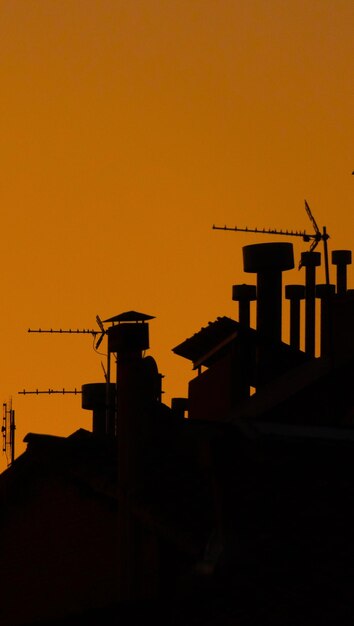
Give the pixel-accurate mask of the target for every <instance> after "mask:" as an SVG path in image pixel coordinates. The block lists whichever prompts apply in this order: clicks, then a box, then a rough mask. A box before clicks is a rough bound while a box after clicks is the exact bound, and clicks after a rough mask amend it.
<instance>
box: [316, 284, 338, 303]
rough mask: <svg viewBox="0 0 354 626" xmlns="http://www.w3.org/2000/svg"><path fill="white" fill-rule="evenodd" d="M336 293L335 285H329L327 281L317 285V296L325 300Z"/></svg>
mask: <svg viewBox="0 0 354 626" xmlns="http://www.w3.org/2000/svg"><path fill="white" fill-rule="evenodd" d="M335 293H336V286H335V285H327V283H324V284H319V285H316V297H317V298H321V299H322V300H325V298H331V297H332V296H334V294H335Z"/></svg>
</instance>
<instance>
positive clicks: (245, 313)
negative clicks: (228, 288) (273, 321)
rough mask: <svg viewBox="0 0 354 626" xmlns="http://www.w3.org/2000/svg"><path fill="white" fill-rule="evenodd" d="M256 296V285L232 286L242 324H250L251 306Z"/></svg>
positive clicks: (239, 319) (233, 297)
mask: <svg viewBox="0 0 354 626" xmlns="http://www.w3.org/2000/svg"><path fill="white" fill-rule="evenodd" d="M256 297H257V290H256V287H255V286H254V285H245V284H242V285H233V286H232V299H233V300H235V301H236V302H238V321H239V322H240V324H241V325H242V326H248V327H249V326H250V306H251V302H253V301H254V300H256Z"/></svg>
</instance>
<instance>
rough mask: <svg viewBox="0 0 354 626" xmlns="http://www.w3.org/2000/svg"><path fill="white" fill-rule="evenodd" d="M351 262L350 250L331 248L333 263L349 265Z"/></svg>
mask: <svg viewBox="0 0 354 626" xmlns="http://www.w3.org/2000/svg"><path fill="white" fill-rule="evenodd" d="M351 262H352V251H351V250H333V251H332V263H333V265H350V264H351Z"/></svg>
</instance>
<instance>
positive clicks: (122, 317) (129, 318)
mask: <svg viewBox="0 0 354 626" xmlns="http://www.w3.org/2000/svg"><path fill="white" fill-rule="evenodd" d="M153 319H154V316H153V315H147V314H146V313H139V312H138V311H126V312H125V313H119V315H114V316H113V317H109V318H108V319H106V320H103V321H104V322H147V320H153Z"/></svg>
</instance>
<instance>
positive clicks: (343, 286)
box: [332, 250, 352, 296]
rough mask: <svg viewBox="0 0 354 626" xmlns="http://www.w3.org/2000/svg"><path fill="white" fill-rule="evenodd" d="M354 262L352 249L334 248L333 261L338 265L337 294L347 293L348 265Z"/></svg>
mask: <svg viewBox="0 0 354 626" xmlns="http://www.w3.org/2000/svg"><path fill="white" fill-rule="evenodd" d="M351 262H352V252H351V250H333V252H332V263H333V265H336V266H337V295H338V296H344V295H345V294H346V293H347V265H350V264H351Z"/></svg>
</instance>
